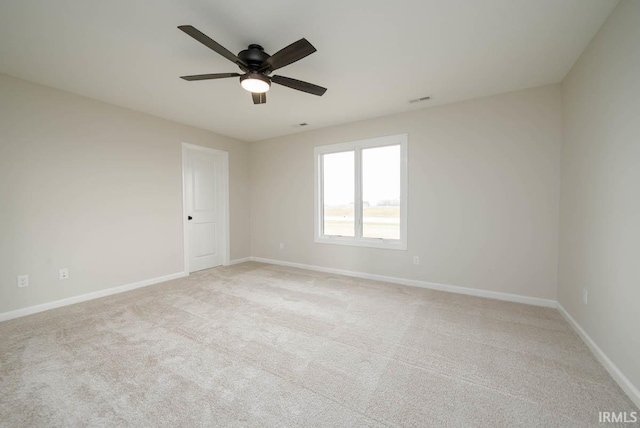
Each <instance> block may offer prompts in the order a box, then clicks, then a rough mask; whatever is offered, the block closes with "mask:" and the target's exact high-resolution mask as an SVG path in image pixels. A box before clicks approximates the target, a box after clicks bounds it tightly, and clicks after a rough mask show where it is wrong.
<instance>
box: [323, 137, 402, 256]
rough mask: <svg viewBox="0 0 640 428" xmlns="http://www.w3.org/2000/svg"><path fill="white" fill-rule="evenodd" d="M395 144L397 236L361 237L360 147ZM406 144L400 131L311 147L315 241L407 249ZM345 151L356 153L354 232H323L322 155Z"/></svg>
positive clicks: (367, 147)
mask: <svg viewBox="0 0 640 428" xmlns="http://www.w3.org/2000/svg"><path fill="white" fill-rule="evenodd" d="M397 145H400V239H383V238H364V237H362V150H363V149H369V148H372V147H385V146H397ZM407 145H408V136H407V134H399V135H390V136H387V137H379V138H369V139H366V140H360V141H353V142H350V143H340V144H331V145H328V146H318V147H315V148H314V177H315V179H314V190H315V194H314V197H315V198H314V199H315V206H314V209H315V216H314V230H315V232H314V235H315V238H314V241H315V242H316V243H320V244H337V245H352V246H358V247H372V248H386V249H392V250H406V249H407V194H408V189H407V186H408V183H407ZM347 151H353V152H354V157H355V201H354V208H355V213H354V215H355V236H354V237H352V236H333V235H324V231H323V227H324V221H323V219H324V209H323V208H324V201H323V197H324V191H323V184H324V183H323V176H324V170H323V155H326V154H330V153H340V152H347Z"/></svg>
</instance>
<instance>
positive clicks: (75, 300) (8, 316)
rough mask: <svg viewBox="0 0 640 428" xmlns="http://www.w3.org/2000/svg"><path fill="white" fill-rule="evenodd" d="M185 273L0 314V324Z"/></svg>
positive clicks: (180, 276) (170, 278)
mask: <svg viewBox="0 0 640 428" xmlns="http://www.w3.org/2000/svg"><path fill="white" fill-rule="evenodd" d="M188 275H189V274H188V273H186V272H178V273H173V274H170V275H165V276H159V277H157V278H151V279H146V280H144V281H138V282H134V283H131V284H125V285H120V286H118V287H113V288H107V289H104V290H100V291H95V292H93V293H87V294H80V295H79V296H73V297H67V298H66V299H60V300H56V301H53V302H48V303H43V304H41V305H35V306H29V307H27V308H22V309H16V310H15V311H10V312H3V313H0V322H1V321H7V320H10V319H13V318H19V317H24V316H27V315H31V314H35V313H38V312H44V311H48V310H49V309H55V308H60V307H62V306H67V305H73V304H74V303H80V302H85V301H87V300H93V299H97V298H99V297H105V296H110V295H112V294H118V293H124V292H125V291H130V290H135V289H136V288H141V287H146V286H149V285H154V284H158V283H161V282H165V281H170V280H172V279H177V278H183V277H185V276H188Z"/></svg>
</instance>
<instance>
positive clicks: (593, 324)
mask: <svg viewBox="0 0 640 428" xmlns="http://www.w3.org/2000/svg"><path fill="white" fill-rule="evenodd" d="M562 89H563V100H564V108H563V110H564V145H563V151H562V202H561V235H560V274H559V293H558V297H559V301H560V303H561V304H562V305H563V307H564V308H565V309H566V310H567V311H568V312H569V313H570V314H571V315H572V316H573V317H574V318H575V319H576V320H577V322H578V323H579V324H580V325H581V326H582V327H583V329H584V330H586V332H587V333H588V334H589V335H590V336H591V338H592V339H593V340H594V341H595V342H596V343H597V344H598V346H599V347H600V348H601V349H602V350H603V351H604V352H605V353H606V354H607V355H608V357H609V358H610V359H611V360H612V361H613V362H614V363H615V364H616V365H617V366H618V368H619V369H620V370H621V371H622V372H623V373H624V374H625V375H626V376H627V377H628V378H629V380H630V381H631V382H632V383H633V384H634V385H635V386H636V388H639V389H640V1H637V0H630V1H622V2H621V3H620V4H619V5H618V6H617V8H616V9H615V10H614V11H613V13H612V14H611V16H609V18H608V20H607V21H606V22H605V24H604V25H603V27H602V28H601V29H600V32H599V33H598V34H597V35H596V37H595V38H594V40H593V41H592V42H591V44H590V45H589V47H588V48H587V49H586V50H585V52H584V53H583V54H582V56H581V57H580V59H579V60H578V62H577V63H576V64H575V66H574V67H573V69H572V70H571V72H570V73H569V75H568V76H567V77H566V79H565V81H564V82H563V85H562ZM583 288H586V289H587V290H588V293H589V300H588V305H587V306H584V305H583V304H582V301H581V299H582V297H581V296H582V289H583Z"/></svg>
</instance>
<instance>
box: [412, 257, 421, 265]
mask: <svg viewBox="0 0 640 428" xmlns="http://www.w3.org/2000/svg"><path fill="white" fill-rule="evenodd" d="M413 264H414V265H419V264H420V257H418V256H413Z"/></svg>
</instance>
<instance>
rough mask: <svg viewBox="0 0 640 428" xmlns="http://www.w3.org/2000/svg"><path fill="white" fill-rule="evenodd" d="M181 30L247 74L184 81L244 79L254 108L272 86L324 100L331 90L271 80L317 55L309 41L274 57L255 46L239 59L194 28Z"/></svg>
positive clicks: (282, 79) (285, 79) (280, 78)
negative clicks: (286, 88) (276, 85)
mask: <svg viewBox="0 0 640 428" xmlns="http://www.w3.org/2000/svg"><path fill="white" fill-rule="evenodd" d="M178 28H179V29H180V30H182V31H184V32H185V33H187V34H188V35H190V36H191V37H193V38H194V39H196V40H197V41H199V42H200V43H202V44H203V45H205V46H207V47H208V48H210V49H212V50H213V51H215V52H216V53H218V54H220V55H222V56H223V57H225V58H226V59H228V60H229V61H231V62H233V63H235V64H236V65H237V66H238V67H240V70H242V71H244V74H239V73H215V74H197V75H193V76H181V77H180V78H181V79H184V80H188V81H193V80H210V79H224V78H227V77H240V85H241V86H242V87H243V88H244V89H246V90H247V91H249V92H251V97H252V98H253V103H254V104H264V103H266V102H267V94H266V92H267V91H268V90H269V88H270V87H271V82H273V83H277V84H279V85H283V86H287V87H289V88H292V89H297V90H298V91H302V92H306V93H308V94H313V95H318V96H322V95H323V94H324V93H325V92H326V91H327V88H323V87H322V86H318V85H314V84H312V83H307V82H303V81H302V80H297V79H292V78H290V77H284V76H269V74H271V73H272V72H273V71H274V70H277V69H279V68H282V67H284V66H287V65H289V64H292V63H294V62H296V61H299V60H301V59H302V58H304V57H306V56H308V55H311V54H312V53H314V52H315V51H316V48H314V47H313V45H312V44H311V43H309V42H308V41H307V39H300V40H298V41H297V42H294V43H292V44H290V45H289V46H287V47H286V48H284V49H281V50H279V51H278V52H276V53H275V54H273V55H269V54H267V53H266V52H265V51H264V49H263V48H262V46H260V45H256V44H251V45H249V47H248V48H247V49H245V50H243V51H241V52H240V53H238V55H237V56H236V55H234V54H233V53H231V51H229V50H228V49H226V48H225V47H224V46H222V45H220V44H219V43H217V42H216V41H214V40H212V39H211V38H209V37H208V36H207V35H206V34H204V33H202V32H201V31H199V30H197V29H196V28H194V27H192V26H191V25H181V26H179V27H178Z"/></svg>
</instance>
